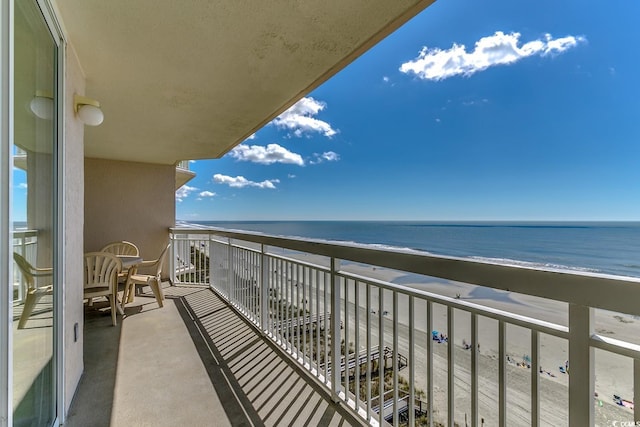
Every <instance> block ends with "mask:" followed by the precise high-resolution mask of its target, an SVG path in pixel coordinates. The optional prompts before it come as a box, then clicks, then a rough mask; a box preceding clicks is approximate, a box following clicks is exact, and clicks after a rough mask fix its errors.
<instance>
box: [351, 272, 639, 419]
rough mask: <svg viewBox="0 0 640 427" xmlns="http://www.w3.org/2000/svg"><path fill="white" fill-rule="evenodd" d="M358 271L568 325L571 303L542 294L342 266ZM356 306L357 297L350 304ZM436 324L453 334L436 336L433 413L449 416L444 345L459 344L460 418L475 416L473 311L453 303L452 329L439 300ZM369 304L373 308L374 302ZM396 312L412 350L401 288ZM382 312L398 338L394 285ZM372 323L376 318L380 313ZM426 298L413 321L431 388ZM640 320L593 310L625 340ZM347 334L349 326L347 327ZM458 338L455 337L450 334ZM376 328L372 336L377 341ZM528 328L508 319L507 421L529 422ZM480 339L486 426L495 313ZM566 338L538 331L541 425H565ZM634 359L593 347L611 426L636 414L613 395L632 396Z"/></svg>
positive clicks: (602, 327) (494, 376)
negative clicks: (445, 339) (472, 392)
mask: <svg viewBox="0 0 640 427" xmlns="http://www.w3.org/2000/svg"><path fill="white" fill-rule="evenodd" d="M344 269H345V270H348V271H350V272H353V273H357V274H360V275H363V276H367V277H373V278H376V279H379V280H383V281H388V282H393V283H397V282H400V283H402V285H404V286H408V287H413V288H416V289H421V290H424V291H428V292H432V293H435V294H439V295H443V296H448V297H454V298H455V297H459V299H461V300H463V301H471V302H473V303H476V304H480V305H484V306H487V307H492V308H497V309H501V310H505V311H509V312H512V313H517V314H521V315H525V316H528V317H531V318H536V319H540V320H545V321H547V322H553V323H557V324H560V325H566V324H567V317H568V316H567V304H564V303H560V302H556V301H550V300H545V299H541V298H536V297H530V296H526V295H517V294H513V293H508V292H503V291H494V290H491V289H487V288H480V287H477V286H473V285H468V284H462V283H451V282H446V281H443V280H439V279H430V280H423V279H424V278H422V277H417V278H418V281H416V283H411V279H412V276H415V275H408V274H406V273H402V272H397V271H392V270H386V269H380V268H373V267H370V266H360V265H348V266H345V267H344ZM360 292H361V293H360V301H361V302H360V306H361V308H360V318H361V322H362V324H363V325H364V320H363V319H365V316H366V307H364V304H365V303H364V295H365V288H364V286H361V290H360ZM354 293H355V286H354V285H351V290H350V297H349V300H350V301H351V303H353V301H354V299H353V295H354ZM351 306H352V307H353V304H351ZM372 307H373V308H374V310H377V307H378V293H377V291H374V292H373V293H372ZM433 307H434V312H433V329H434V330H437V331H438V332H440V333H443V334H445V335H448V336H449V338H450V339H449V340H448V343H437V342H436V341H432V342H433V348H434V404H435V411H434V414H435V417H436V420H438V421H440V422H445V421H446V416H447V346H448V345H454V346H455V352H454V354H455V368H454V369H455V389H456V404H455V407H456V409H455V411H456V412H455V420H456V422H458V423H460V425H464V421H465V414H466V415H467V417H468V421H469V422H470V411H471V404H470V399H469V393H470V389H471V385H470V384H471V375H470V367H471V361H470V359H471V353H470V350H465V349H464V348H463V340H464V341H465V342H466V343H470V342H471V333H470V330H471V321H470V318H471V316H470V315H469V313H466V312H463V311H461V310H455V322H454V330H453V331H448V330H447V307H446V306H444V305H440V304H434V306H433ZM370 309H371V308H370ZM398 309H399V310H398V316H399V317H398V319H399V323H400V328H399V336H398V344H399V349H400V353H402V354H404V355H408V354H409V351H408V327H407V325H408V313H409V310H408V298H407V297H406V296H405V295H400V296H399V298H398ZM384 311H386V312H387V314H386V315H385V317H386V322H385V331H384V337H385V342H387V343H389V345H390V344H391V342H392V341H391V340H392V339H393V329H392V323H393V322H392V318H393V301H392V294H391V292H385V294H384ZM353 313H354V309H353V308H352V309H351V310H350V340H352V341H353V340H354V338H355V331H354V326H353V325H354V324H355V323H354V322H355V320H354V316H353ZM374 317H375V321H374V323H375V322H377V316H374ZM426 318H427V316H426V304H425V303H424V302H423V301H419V300H416V303H415V319H414V322H415V326H416V337H415V339H416V348H415V354H416V356H415V357H416V360H415V384H416V387H417V388H420V389H422V390H426V388H427V383H426V380H427V371H426V366H427V362H426V341H427V340H430V339H431V333H430V332H428V330H427V327H426V326H427V323H426V322H427V320H426ZM639 324H640V320H638V319H635V318H633V317H632V316H625V315H620V314H617V313H610V312H606V311H603V310H597V311H596V315H595V328H596V332H597V333H600V334H603V335H606V336H610V337H615V338H617V339H622V340H627V341H629V342H634V341H637V339H638V337H640V333H639V332H640V328H639ZM343 333H344V332H343ZM365 337H366V330H365V329H364V327H363V326H361V330H360V340H361V341H360V343H361V348H365V345H366V342H365V339H366V338H365ZM452 337H453V339H451V338H452ZM377 339H378V338H377V329H376V331H375V334H374V338H373V343H374V345H375V343H377ZM530 339H531V338H530V333H529V331H528V330H526V329H525V328H522V327H519V326H514V325H507V351H506V353H507V355H508V356H509V359H510V360H511V361H510V362H509V363H508V365H507V395H508V400H507V425H510V426H512V425H513V426H519V425H530V419H529V417H530V397H529V396H530V381H531V380H530V378H531V372H530V369H528V368H526V367H522V366H518V363H521V362H524V361H526V357H527V355H530ZM478 342H479V343H480V344H481V347H480V353H479V354H480V357H479V362H478V363H479V396H480V399H479V414H480V417H482V418H484V420H485V425H487V426H491V425H497V422H498V420H497V409H498V403H497V396H498V388H497V382H498V322H497V321H496V320H493V319H489V318H484V317H480V318H479V321H478ZM567 347H568V343H567V341H566V340H564V339H561V338H557V337H553V336H550V335H547V334H540V354H539V357H540V367H541V369H542V370H543V373H541V374H540V396H541V400H540V410H541V421H542V423H541V424H542V425H548V426H559V425H567V423H568V421H567V420H568V415H567V406H568V405H567V401H568V374H565V373H562V372H561V370H560V367H561V366H564V364H565V361H566V360H567V359H568V348H567ZM406 371H407V372H404V371H401V372H400V375H401V376H403V377H405V378H408V375H409V373H408V370H406ZM632 372H633V366H632V360H631V359H629V358H626V357H621V356H618V355H614V354H612V353H609V352H605V351H600V350H596V393H597V394H598V397H597V398H595V399H594V405H595V413H596V425H602V426H605V425H610V421H611V420H618V421H630V420H632V419H633V411H632V410H631V409H629V408H625V407H622V406H619V405H616V404H615V403H614V401H613V395H614V394H616V395H619V396H621V397H622V398H626V399H629V400H632V398H633V381H632Z"/></svg>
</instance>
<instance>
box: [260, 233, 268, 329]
mask: <svg viewBox="0 0 640 427" xmlns="http://www.w3.org/2000/svg"><path fill="white" fill-rule="evenodd" d="M268 278H269V265H268V260H267V254H266V252H265V247H264V244H261V245H260V288H259V289H260V330H261V331H262V333H263V334H264V333H265V332H267V330H268V328H269V325H268V322H269V320H268V316H267V315H268V313H267V310H268V304H269V279H268Z"/></svg>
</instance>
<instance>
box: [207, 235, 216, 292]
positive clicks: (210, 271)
mask: <svg viewBox="0 0 640 427" xmlns="http://www.w3.org/2000/svg"><path fill="white" fill-rule="evenodd" d="M207 237H208V238H209V242H208V243H207V245H208V246H207V254H208V255H209V283H208V285H209V287H210V288H214V287H215V286H214V282H213V263H214V259H213V258H214V256H213V249H214V246H213V235H212V234H211V233H209V234H207Z"/></svg>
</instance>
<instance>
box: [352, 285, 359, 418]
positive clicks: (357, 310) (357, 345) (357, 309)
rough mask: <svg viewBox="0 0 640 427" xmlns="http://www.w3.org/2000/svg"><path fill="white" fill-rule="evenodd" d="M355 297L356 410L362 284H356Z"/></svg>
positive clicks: (357, 405) (357, 406)
mask: <svg viewBox="0 0 640 427" xmlns="http://www.w3.org/2000/svg"><path fill="white" fill-rule="evenodd" d="M354 283H355V290H354V292H355V295H354V307H355V308H354V310H355V327H354V331H355V334H356V335H355V340H354V343H355V347H356V354H355V358H356V359H355V360H356V366H355V371H356V372H355V378H354V387H353V388H354V390H355V395H356V408H359V407H360V283H359V282H358V281H357V280H356V281H355V282H354Z"/></svg>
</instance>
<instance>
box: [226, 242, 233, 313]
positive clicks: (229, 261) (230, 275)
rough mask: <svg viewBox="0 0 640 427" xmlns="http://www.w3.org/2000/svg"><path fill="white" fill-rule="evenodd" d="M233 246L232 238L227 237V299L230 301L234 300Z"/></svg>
mask: <svg viewBox="0 0 640 427" xmlns="http://www.w3.org/2000/svg"><path fill="white" fill-rule="evenodd" d="M232 257H233V247H232V246H231V238H230V237H228V238H227V299H228V300H229V302H231V303H233V302H234V300H233V299H232V298H231V287H232V283H231V280H232V279H233V271H232V270H233V261H232Z"/></svg>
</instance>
